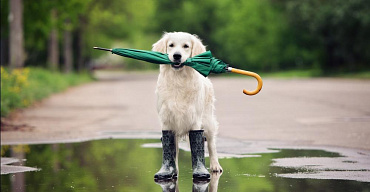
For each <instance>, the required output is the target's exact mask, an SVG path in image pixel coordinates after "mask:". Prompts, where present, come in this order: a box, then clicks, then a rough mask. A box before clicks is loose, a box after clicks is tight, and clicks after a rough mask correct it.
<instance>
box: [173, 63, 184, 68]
mask: <svg viewBox="0 0 370 192" xmlns="http://www.w3.org/2000/svg"><path fill="white" fill-rule="evenodd" d="M171 67H172V68H174V69H180V68H182V67H184V64H182V63H173V64H171Z"/></svg>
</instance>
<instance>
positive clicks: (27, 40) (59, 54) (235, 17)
mask: <svg viewBox="0 0 370 192" xmlns="http://www.w3.org/2000/svg"><path fill="white" fill-rule="evenodd" d="M166 31H167V32H172V31H185V32H189V33H192V34H197V35H198V36H199V37H200V38H201V39H203V42H204V44H205V45H207V47H208V49H209V50H211V51H212V52H213V55H214V56H216V57H217V58H219V59H222V60H223V61H225V62H227V63H229V64H230V65H231V66H233V67H236V68H241V69H245V70H250V71H255V72H257V73H277V72H279V73H281V72H285V71H289V72H293V74H295V75H297V76H308V77H313V76H333V75H334V76H335V75H338V74H345V75H346V74H347V75H348V74H350V75H349V76H351V75H352V74H358V73H360V74H363V76H366V77H367V78H368V77H370V72H369V70H370V35H369V34H370V1H368V0H325V1H322V0H307V1H295V0H248V1H236V0H203V1H198V0H173V1H167V0H135V1H132V0H110V1H105V0H84V1H81V0H68V1H64V0H52V1H50V0H39V1H33V0H1V40H0V42H1V66H2V68H1V83H2V84H1V90H2V93H1V96H2V100H1V109H2V116H4V115H3V114H7V111H9V110H8V109H11V108H13V107H14V106H16V107H17V106H18V107H19V106H20V107H22V106H27V105H29V104H30V103H32V101H33V100H37V99H38V98H43V97H45V96H46V95H48V94H49V93H51V92H55V91H58V90H61V89H63V88H65V87H68V86H69V85H75V84H78V83H79V82H80V80H81V77H86V78H82V79H83V80H82V81H83V82H85V81H88V80H87V79H89V78H88V75H85V76H83V75H81V72H83V71H89V70H91V69H98V68H115V69H116V68H120V69H123V70H152V69H156V68H157V67H158V65H152V64H148V63H144V62H140V61H137V60H132V59H126V58H123V57H117V56H114V55H112V54H110V53H107V52H103V51H97V50H93V49H92V47H93V46H100V47H107V48H117V47H122V48H134V49H145V50H150V49H151V45H152V44H153V43H154V42H156V41H157V40H158V39H159V38H160V37H161V35H162V34H163V32H166ZM23 67H27V68H28V69H27V70H22V68H23ZM12 69H18V70H15V71H14V70H12ZM50 72H53V73H52V75H50ZM57 72H59V73H57ZM76 72H78V73H77V74H79V75H77V76H73V74H76ZM60 74H71V75H69V76H68V78H66V76H65V75H64V76H61V77H60V80H57V76H58V75H60ZM82 74H83V73H82ZM65 79H67V81H66V80H65ZM45 82H52V83H49V84H47V83H45ZM38 87H44V88H43V90H37V88H38ZM49 87H51V88H50V91H47V90H46V88H49ZM27 88H28V90H29V91H27ZM24 90H25V91H24ZM32 94H36V96H32ZM8 98H9V99H8ZM10 98H11V99H10ZM7 106H9V107H7Z"/></svg>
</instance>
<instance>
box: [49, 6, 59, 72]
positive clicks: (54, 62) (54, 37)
mask: <svg viewBox="0 0 370 192" xmlns="http://www.w3.org/2000/svg"><path fill="white" fill-rule="evenodd" d="M51 19H52V22H53V23H52V30H51V31H50V36H49V47H48V68H49V69H50V70H52V71H56V70H58V67H59V44H58V30H57V26H56V20H57V12H56V10H55V9H53V10H51Z"/></svg>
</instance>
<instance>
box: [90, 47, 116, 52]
mask: <svg viewBox="0 0 370 192" xmlns="http://www.w3.org/2000/svg"><path fill="white" fill-rule="evenodd" d="M93 49H98V50H103V51H112V49H107V48H102V47H93Z"/></svg>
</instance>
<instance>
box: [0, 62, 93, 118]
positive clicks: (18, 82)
mask: <svg viewBox="0 0 370 192" xmlns="http://www.w3.org/2000/svg"><path fill="white" fill-rule="evenodd" d="M89 81H92V78H91V77H90V76H89V75H88V74H87V73H82V74H76V73H71V74H63V73H60V72H51V71H48V70H46V69H42V68H24V69H17V70H13V71H10V70H8V69H6V68H3V67H1V117H5V116H7V115H8V114H9V113H10V112H11V111H13V110H14V109H18V108H24V107H27V106H30V105H31V104H32V103H34V102H35V101H39V100H41V99H43V98H46V97H48V96H49V95H51V94H52V93H57V92H61V91H63V90H65V89H67V88H68V87H70V86H75V85H79V84H81V83H86V82H89Z"/></svg>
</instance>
